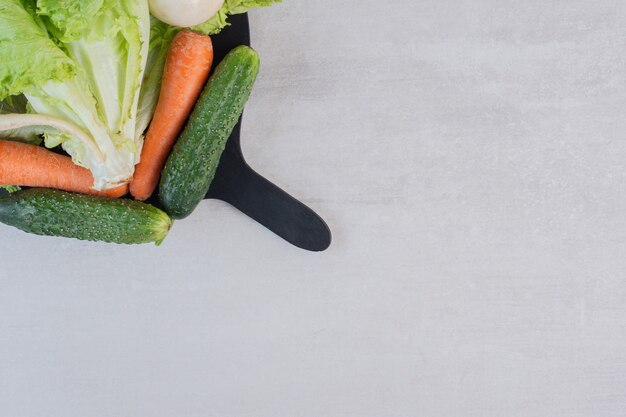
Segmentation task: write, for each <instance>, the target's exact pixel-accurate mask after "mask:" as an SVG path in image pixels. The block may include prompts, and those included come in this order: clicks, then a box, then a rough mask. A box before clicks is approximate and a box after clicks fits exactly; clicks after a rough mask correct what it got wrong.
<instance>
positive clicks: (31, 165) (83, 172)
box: [0, 140, 128, 198]
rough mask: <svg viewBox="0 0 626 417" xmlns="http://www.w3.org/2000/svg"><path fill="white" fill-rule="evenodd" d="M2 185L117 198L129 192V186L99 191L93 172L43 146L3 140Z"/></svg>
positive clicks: (0, 154) (0, 159) (0, 143)
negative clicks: (95, 188)
mask: <svg viewBox="0 0 626 417" xmlns="http://www.w3.org/2000/svg"><path fill="white" fill-rule="evenodd" d="M0 184H5V185H19V186H27V187H43V188H56V189H59V190H65V191H72V192H76V193H82V194H92V195H99V196H103V197H111V198H117V197H121V196H123V195H124V194H126V193H127V192H128V185H122V186H119V187H117V188H113V189H111V190H105V191H96V190H93V189H92V188H91V187H92V185H93V175H91V171H89V170H88V169H86V168H82V167H80V166H78V165H76V164H74V163H73V162H72V159H71V158H70V157H69V156H65V155H59V154H56V153H54V152H52V151H49V150H47V149H46V148H43V147H41V146H35V145H29V144H26V143H20V142H12V141H8V140H0Z"/></svg>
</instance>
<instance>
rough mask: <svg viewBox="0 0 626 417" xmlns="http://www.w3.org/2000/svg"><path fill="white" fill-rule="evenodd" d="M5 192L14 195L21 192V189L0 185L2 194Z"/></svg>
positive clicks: (15, 186) (14, 186)
mask: <svg viewBox="0 0 626 417" xmlns="http://www.w3.org/2000/svg"><path fill="white" fill-rule="evenodd" d="M3 190H4V191H6V192H7V193H14V192H16V191H19V190H21V188H20V187H18V186H17V185H0V192H1V191H3Z"/></svg>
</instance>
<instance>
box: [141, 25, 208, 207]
mask: <svg viewBox="0 0 626 417" xmlns="http://www.w3.org/2000/svg"><path fill="white" fill-rule="evenodd" d="M212 62H213V44H212V43H211V38H210V37H208V36H206V35H202V34H200V33H197V32H193V31H191V30H182V31H180V32H178V34H177V35H176V36H175V37H174V39H173V40H172V44H171V45H170V49H169V51H168V53H167V58H166V61H165V68H164V70H163V81H162V83H161V92H160V95H159V102H158V103H157V106H156V109H155V111H154V117H153V119H152V123H151V124H150V127H149V128H148V133H147V134H146V138H145V141H144V144H143V149H142V151H141V160H140V162H139V164H137V166H136V167H135V175H134V176H133V180H132V182H131V183H130V193H131V194H132V195H133V196H134V197H135V198H136V199H138V200H145V199H147V198H148V197H150V195H152V193H153V192H154V189H155V188H156V186H157V184H158V181H159V176H160V174H161V170H162V169H163V166H164V165H165V161H166V160H167V157H168V155H169V153H170V152H171V150H172V148H173V147H174V143H175V142H176V138H177V137H178V134H179V133H180V131H181V130H182V128H183V125H184V123H185V120H187V117H188V116H189V113H191V110H192V109H193V106H194V104H195V103H196V100H197V99H198V96H199V95H200V93H201V92H202V89H203V88H204V85H205V84H206V81H207V79H208V78H209V72H210V70H211V64H212Z"/></svg>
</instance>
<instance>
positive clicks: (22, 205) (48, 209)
mask: <svg viewBox="0 0 626 417" xmlns="http://www.w3.org/2000/svg"><path fill="white" fill-rule="evenodd" d="M0 222H2V223H5V224H8V225H10V226H14V227H17V228H18V229H20V230H23V231H25V232H28V233H34V234H37V235H43V236H61V237H72V238H76V239H82V240H93V241H103V242H111V243H126V244H135V243H149V242H156V243H157V245H158V244H160V243H161V242H162V241H163V239H165V236H166V235H167V232H168V231H169V229H170V227H171V225H172V220H171V219H170V218H169V216H168V215H167V214H165V213H164V212H163V211H161V210H159V209H158V208H156V207H153V206H151V205H149V204H145V203H140V202H138V201H132V200H117V199H111V198H104V197H96V196H90V195H82V194H72V193H67V192H64V191H58V190H48V189H44V188H31V189H28V190H23V191H18V192H15V193H12V194H7V195H5V196H3V197H0Z"/></svg>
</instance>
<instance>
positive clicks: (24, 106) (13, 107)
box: [0, 94, 46, 145]
mask: <svg viewBox="0 0 626 417" xmlns="http://www.w3.org/2000/svg"><path fill="white" fill-rule="evenodd" d="M31 111H32V110H30V109H29V105H28V100H26V97H24V95H22V94H20V95H19V96H11V97H7V98H6V99H4V100H3V101H0V114H13V113H19V114H23V113H29V112H31ZM45 132H46V131H45V129H44V128H42V127H40V126H27V127H20V128H17V129H11V130H4V131H2V132H0V138H2V139H8V140H15V141H18V142H24V143H31V144H33V145H39V144H40V143H41V134H42V133H45Z"/></svg>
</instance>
